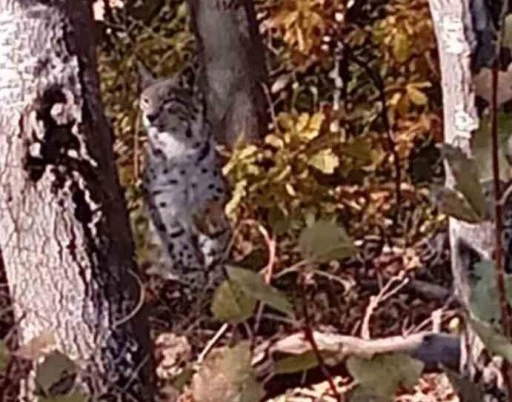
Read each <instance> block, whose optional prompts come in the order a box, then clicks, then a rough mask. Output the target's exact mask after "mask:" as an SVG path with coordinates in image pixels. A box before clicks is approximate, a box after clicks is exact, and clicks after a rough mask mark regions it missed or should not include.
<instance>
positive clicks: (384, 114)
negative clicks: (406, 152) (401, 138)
mask: <svg viewBox="0 0 512 402" xmlns="http://www.w3.org/2000/svg"><path fill="white" fill-rule="evenodd" d="M344 47H345V49H344V50H345V55H346V56H348V57H350V59H351V60H352V61H353V62H354V63H355V64H357V65H358V66H359V67H361V68H362V69H363V70H364V71H365V72H366V73H367V74H368V77H369V78H370V80H371V81H373V83H374V85H375V87H376V88H377V90H378V92H379V100H380V103H381V105H382V109H381V111H380V117H381V120H382V124H383V125H384V129H385V131H386V139H387V141H388V146H389V151H390V152H391V155H392V156H393V166H394V170H395V197H396V206H397V208H396V211H395V218H398V211H399V210H400V205H401V204H402V192H401V189H400V184H401V182H402V172H401V170H400V155H399V154H398V150H397V149H396V141H395V138H394V134H393V129H392V128H391V122H390V121H389V116H388V104H387V100H386V92H385V90H386V88H385V85H384V80H383V79H382V77H381V75H380V73H379V72H377V71H375V70H373V69H372V68H371V67H370V66H368V65H367V64H366V63H365V62H364V61H363V60H361V59H359V58H358V57H357V56H356V55H355V54H354V52H353V51H352V49H351V48H350V47H348V46H347V45H346V44H344ZM395 222H398V219H395Z"/></svg>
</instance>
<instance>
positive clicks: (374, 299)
mask: <svg viewBox="0 0 512 402" xmlns="http://www.w3.org/2000/svg"><path fill="white" fill-rule="evenodd" d="M395 282H400V283H399V284H398V285H397V286H396V287H395V288H393V289H391V286H392V285H393V284H394V283H395ZM408 283H409V279H408V278H405V279H404V277H403V274H399V275H397V276H395V277H393V278H391V279H390V280H389V281H388V283H386V284H385V285H384V287H383V288H382V289H381V290H380V291H379V293H378V294H377V295H376V296H371V297H370V302H369V303H368V306H367V307H366V312H365V314H364V318H363V324H362V326H361V337H362V338H363V339H370V338H371V336H370V318H371V316H372V314H373V311H374V310H375V309H376V308H377V306H378V305H379V303H382V302H383V301H385V300H387V299H389V298H390V297H391V296H393V295H394V294H396V293H397V292H398V291H399V290H400V289H402V288H403V287H404V286H405V285H407V284H408Z"/></svg>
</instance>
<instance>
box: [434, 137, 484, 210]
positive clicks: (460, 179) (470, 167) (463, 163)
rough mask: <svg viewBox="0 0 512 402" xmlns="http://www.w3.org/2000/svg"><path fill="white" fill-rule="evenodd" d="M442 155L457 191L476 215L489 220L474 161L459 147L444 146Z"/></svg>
mask: <svg viewBox="0 0 512 402" xmlns="http://www.w3.org/2000/svg"><path fill="white" fill-rule="evenodd" d="M442 153H443V155H444V157H445V158H446V161H447V162H448V164H449V166H450V168H451V171H452V173H453V176H454V178H455V189H457V190H459V191H460V192H461V193H462V195H464V197H465V198H466V200H467V201H468V203H469V205H470V206H471V208H472V209H473V211H475V213H476V214H477V215H478V216H479V217H480V218H482V219H488V218H489V210H488V208H489V207H488V205H487V201H486V199H485V196H484V191H483V188H482V185H481V184H480V177H479V175H478V168H477V165H476V163H475V161H474V159H470V158H469V157H468V156H467V155H466V154H464V152H462V150H461V149H460V148H458V147H454V146H452V145H449V144H444V145H443V149H442Z"/></svg>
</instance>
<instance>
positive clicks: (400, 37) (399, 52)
mask: <svg viewBox="0 0 512 402" xmlns="http://www.w3.org/2000/svg"><path fill="white" fill-rule="evenodd" d="M392 52H393V56H395V59H396V60H397V61H398V62H399V63H404V62H405V61H406V60H407V59H408V58H409V55H410V43H409V37H408V36H407V34H405V33H403V32H398V33H396V34H395V35H394V36H393V42H392Z"/></svg>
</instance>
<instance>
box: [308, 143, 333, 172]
mask: <svg viewBox="0 0 512 402" xmlns="http://www.w3.org/2000/svg"><path fill="white" fill-rule="evenodd" d="M308 163H309V164H310V165H311V166H313V167H314V168H315V169H318V170H319V171H321V172H322V173H325V174H332V173H334V169H336V168H337V167H338V166H339V165H340V160H339V159H338V157H337V156H336V155H335V154H334V153H333V152H332V150H330V149H323V150H321V151H320V152H318V153H317V154H315V155H313V156H312V157H311V159H310V160H309V162H308Z"/></svg>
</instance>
